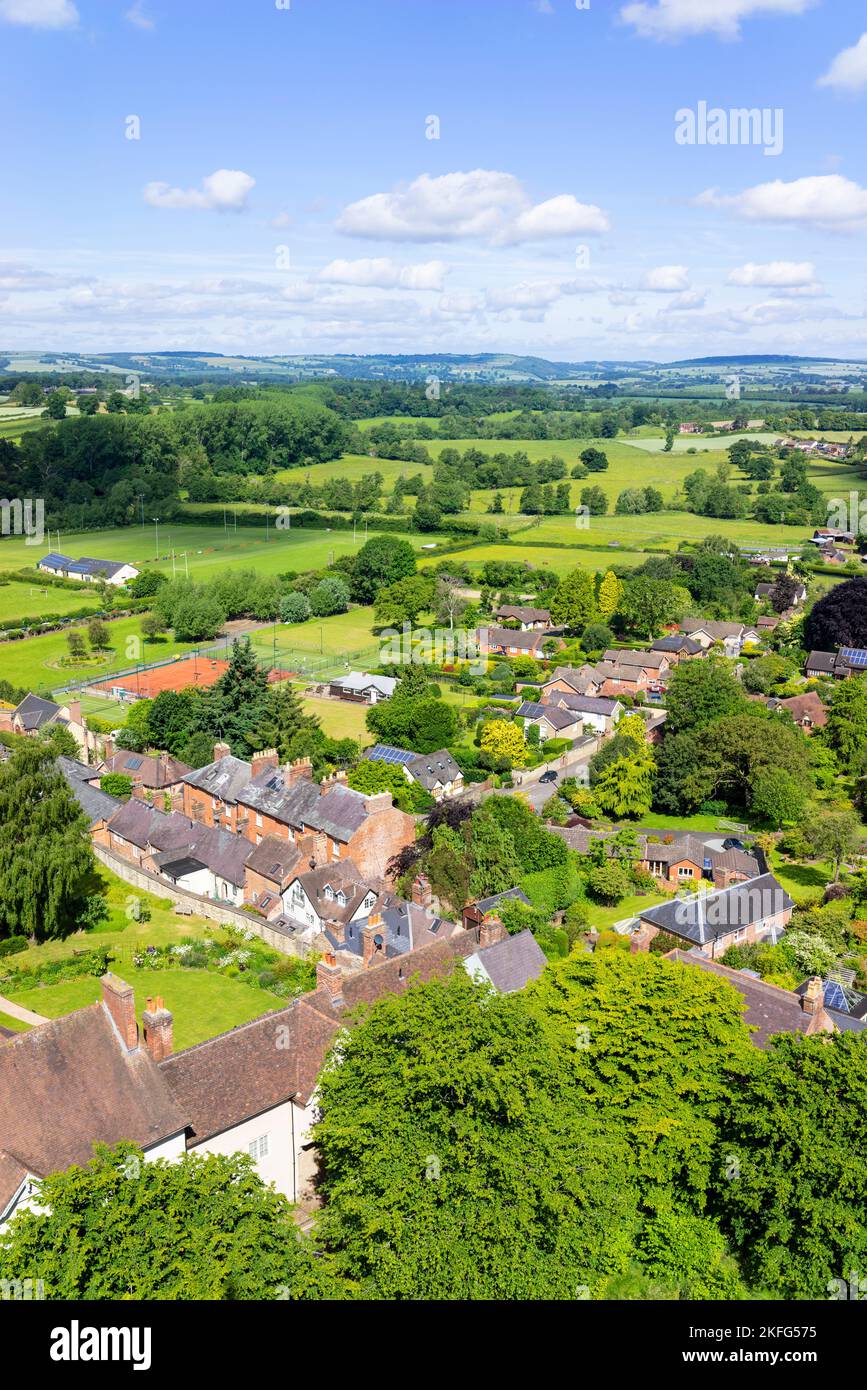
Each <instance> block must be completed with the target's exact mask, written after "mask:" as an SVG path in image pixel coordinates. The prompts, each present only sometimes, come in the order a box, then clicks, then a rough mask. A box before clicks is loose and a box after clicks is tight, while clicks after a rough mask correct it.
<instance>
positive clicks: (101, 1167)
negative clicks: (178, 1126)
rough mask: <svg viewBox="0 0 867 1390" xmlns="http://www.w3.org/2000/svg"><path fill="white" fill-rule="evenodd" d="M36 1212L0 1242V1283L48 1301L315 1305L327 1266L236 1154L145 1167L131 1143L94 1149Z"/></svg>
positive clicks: (324, 1290)
mask: <svg viewBox="0 0 867 1390" xmlns="http://www.w3.org/2000/svg"><path fill="white" fill-rule="evenodd" d="M40 1192H41V1206H40V1210H39V1211H23V1212H20V1213H19V1214H18V1215H17V1216H16V1218H15V1220H14V1221H12V1222H10V1223H9V1226H8V1227H7V1229H6V1230H5V1232H3V1233H2V1234H0V1278H3V1279H9V1280H11V1281H14V1280H16V1279H20V1278H21V1277H22V1271H26V1274H27V1277H28V1278H30V1279H33V1280H34V1281H35V1280H41V1281H42V1283H43V1285H44V1296H45V1297H46V1298H49V1299H70V1300H75V1301H79V1300H91V1299H145V1300H156V1299H171V1300H173V1301H175V1300H178V1299H181V1300H185V1299H186V1300H208V1299H233V1300H235V1299H293V1300H295V1299H323V1298H334V1297H337V1296H339V1291H338V1285H337V1284H336V1283H335V1280H334V1279H333V1277H332V1276H331V1273H330V1269H329V1266H328V1264H327V1263H326V1262H325V1261H324V1260H323V1259H322V1258H321V1257H320V1258H316V1257H315V1256H314V1254H313V1250H312V1248H311V1246H310V1245H309V1243H308V1242H307V1241H306V1240H305V1238H304V1237H303V1236H300V1235H299V1233H298V1229H297V1227H296V1225H295V1223H294V1221H293V1218H292V1208H291V1206H290V1204H289V1202H288V1201H287V1200H286V1198H285V1197H284V1196H282V1194H280V1193H279V1192H276V1191H275V1190H274V1189H273V1188H271V1187H266V1185H265V1184H264V1183H263V1182H262V1180H261V1178H260V1177H259V1176H258V1174H257V1173H256V1172H255V1170H254V1169H253V1166H252V1163H251V1160H250V1159H249V1158H248V1157H247V1156H246V1154H244V1155H242V1154H228V1155H227V1154H207V1155H200V1154H185V1155H184V1156H183V1157H182V1158H181V1159H180V1160H179V1161H178V1162H169V1161H168V1160H166V1159H158V1160H156V1161H155V1162H145V1160H144V1159H143V1158H142V1155H141V1152H140V1151H139V1150H138V1149H136V1148H135V1146H134V1145H132V1144H128V1143H122V1144H118V1145H117V1147H116V1148H114V1149H111V1148H109V1147H108V1146H107V1145H105V1144H97V1145H95V1146H94V1157H93V1159H92V1160H91V1161H90V1162H89V1163H88V1164H87V1166H86V1167H84V1168H69V1169H68V1170H67V1171H66V1172H62V1173H51V1174H49V1176H48V1177H47V1178H45V1179H44V1180H43V1181H42V1183H41V1185H40Z"/></svg>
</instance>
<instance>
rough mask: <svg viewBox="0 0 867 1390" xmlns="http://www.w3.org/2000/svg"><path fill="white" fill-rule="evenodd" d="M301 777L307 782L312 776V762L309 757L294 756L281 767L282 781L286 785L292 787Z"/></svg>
mask: <svg viewBox="0 0 867 1390" xmlns="http://www.w3.org/2000/svg"><path fill="white" fill-rule="evenodd" d="M302 777H305V778H306V779H307V781H308V782H309V781H311V780H312V778H313V764H312V763H311V761H310V759H309V758H296V759H295V760H294V762H291V763H287V764H286V766H285V767H284V769H283V781H284V782H285V783H286V786H287V787H294V785H295V783H296V782H298V781H299V780H300V779H301V778H302Z"/></svg>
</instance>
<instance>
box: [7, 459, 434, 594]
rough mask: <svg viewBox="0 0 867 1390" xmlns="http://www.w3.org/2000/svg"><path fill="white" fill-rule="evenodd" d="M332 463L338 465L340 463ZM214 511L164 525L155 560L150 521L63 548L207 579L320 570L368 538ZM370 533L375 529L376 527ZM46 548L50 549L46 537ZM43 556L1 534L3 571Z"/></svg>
mask: <svg viewBox="0 0 867 1390" xmlns="http://www.w3.org/2000/svg"><path fill="white" fill-rule="evenodd" d="M330 466H332V467H334V468H338V465H337V464H334V465H330ZM213 510H214V517H215V524H214V525H213V526H190V525H184V524H183V523H182V522H178V523H177V524H174V523H172V524H171V525H168V524H167V525H166V526H165V527H162V526H161V527H160V545H159V556H160V558H159V560H155V555H156V551H155V547H154V528H153V527H152V526H151V527H146V528H145V529H144V530H143V529H142V527H141V526H122V527H117V528H115V529H113V530H110V531H84V532H80V533H78V534H70V535H61V542H60V549H61V551H62V552H63V554H64V555H71V556H72V557H73V558H74V559H78V558H80V556H82V555H95V556H98V557H99V558H100V559H106V560H125V561H128V562H129V563H130V564H132V565H136V566H138V567H139V568H141V567H142V566H143V565H154V564H156V567H157V568H158V569H161V570H163V571H164V572H165V573H166V574H172V572H173V571H174V572H175V573H177V574H184V573H185V572H186V569H187V568H189V572H190V575H195V577H196V578H197V579H207V578H211V577H212V576H213V575H214V574H218V573H219V572H220V571H221V570H224V569H225V568H226V566H227V565H233V566H239V565H240V566H246V565H250V566H253V567H255V569H257V570H258V571H259V572H260V573H261V574H282V573H285V572H286V571H289V570H294V571H296V572H299V573H300V572H301V571H302V570H309V569H318V568H320V567H321V566H324V565H327V564H329V563H330V562H331V560H332V559H337V558H338V557H339V556H341V555H354V554H355V552H356V551H357V550H359V549H360V548H361V546H362V545H363V544H364V541H365V533H364V527H363V526H359V528H358V534H357V536H356V538H355V539H353V535H352V532H351V531H329V530H322V531H311V530H302V529H301V528H296V529H295V530H292V529H291V528H290V529H287V530H281V529H279V528H278V527H276V526H270V527H269V528H268V536H269V539H268V541H267V542H266V540H265V528H264V526H263V527H261V528H260V527H258V526H256V527H254V526H239V527H237V529H236V528H235V527H234V526H232V524H231V521H232V515H231V512H232V509H231V507H230V508H228V509H227V512H228V520H229V526H228V529H225V528H224V527H223V525H222V518H223V508H222V506H217V505H216V504H215V505H214V508H213ZM239 510H240V508H239ZM369 534H370V535H376V534H377V533H376V532H373V531H372V532H370V533H369ZM436 539H437V537H436V536H423V535H416V536H414V535H408V536H407V540H409V542H410V544H411V545H413V546H415V547H416V549H418V548H419V547H421V546H422V545H425V544H427V543H429V542H431V541H436ZM54 544H55V548H56V543H54ZM45 549H46V551H47V550H48V543H47V542H46V546H45ZM173 550H174V552H175V558H174V562H173V561H172V551H173ZM185 554H186V558H184V555H185ZM41 555H42V552H41V551H38V550H36V549H34V547H33V546H28V545H25V543H24V538H23V537H17V536H3V537H2V538H0V571H2V570H3V569H21V568H22V567H23V566H24V565H32V564H33V563H34V559H40V558H41Z"/></svg>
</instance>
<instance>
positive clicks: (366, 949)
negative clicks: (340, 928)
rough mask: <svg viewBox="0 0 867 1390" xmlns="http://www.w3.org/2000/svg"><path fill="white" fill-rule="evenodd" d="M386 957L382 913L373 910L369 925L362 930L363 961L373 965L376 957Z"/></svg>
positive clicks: (364, 963)
mask: <svg viewBox="0 0 867 1390" xmlns="http://www.w3.org/2000/svg"><path fill="white" fill-rule="evenodd" d="M377 956H379V957H381V958H382V959H383V960H384V959H385V943H384V941H383V937H382V915H381V913H379V912H371V914H370V916H369V917H368V919H367V926H366V927H363V928H362V931H361V963H362V965H372V964H373V961H374V960H375V959H376V957H377Z"/></svg>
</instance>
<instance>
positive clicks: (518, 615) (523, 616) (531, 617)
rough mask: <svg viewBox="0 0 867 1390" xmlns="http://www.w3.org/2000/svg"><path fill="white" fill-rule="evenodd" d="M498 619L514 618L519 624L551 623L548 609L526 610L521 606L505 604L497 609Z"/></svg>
mask: <svg viewBox="0 0 867 1390" xmlns="http://www.w3.org/2000/svg"><path fill="white" fill-rule="evenodd" d="M497 617H498V618H514V619H515V620H516V621H517V622H519V623H550V621H551V614H550V613H549V612H548V609H547V608H525V607H524V606H523V605H521V604H509V603H506V604H503V605H502V606H501V607H500V608H498V609H497Z"/></svg>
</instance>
